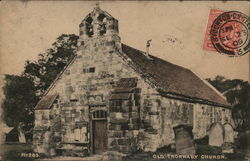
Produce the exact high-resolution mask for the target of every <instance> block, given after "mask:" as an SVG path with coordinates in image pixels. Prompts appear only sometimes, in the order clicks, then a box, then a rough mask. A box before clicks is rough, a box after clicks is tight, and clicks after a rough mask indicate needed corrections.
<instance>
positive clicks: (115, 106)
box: [110, 99, 123, 112]
mask: <svg viewBox="0 0 250 161" xmlns="http://www.w3.org/2000/svg"><path fill="white" fill-rule="evenodd" d="M122 103H123V101H122V100H121V99H117V100H111V101H110V112H121V111H122Z"/></svg>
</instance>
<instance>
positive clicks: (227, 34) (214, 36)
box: [203, 9, 250, 57]
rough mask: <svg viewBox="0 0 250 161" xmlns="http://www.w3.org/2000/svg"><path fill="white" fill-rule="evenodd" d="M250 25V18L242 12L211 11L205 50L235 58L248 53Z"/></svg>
mask: <svg viewBox="0 0 250 161" xmlns="http://www.w3.org/2000/svg"><path fill="white" fill-rule="evenodd" d="M249 24H250V19H249V17H248V16H247V15H245V14H243V13H241V12H238V11H229V12H224V11H221V10H215V9H211V10H210V14H209V19H208V24H207V29H206V34H205V40H204V44H203V49H204V50H208V51H218V52H219V53H221V54H225V55H228V56H233V57H235V56H241V55H244V54H246V53H248V52H249V50H250V45H249V33H248V31H249V28H250V27H249Z"/></svg>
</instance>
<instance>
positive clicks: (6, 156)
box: [0, 143, 34, 161]
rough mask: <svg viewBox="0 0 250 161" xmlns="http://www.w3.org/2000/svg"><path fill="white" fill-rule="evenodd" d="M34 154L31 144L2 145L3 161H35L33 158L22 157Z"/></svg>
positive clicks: (1, 154) (0, 154)
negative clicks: (25, 154)
mask: <svg viewBox="0 0 250 161" xmlns="http://www.w3.org/2000/svg"><path fill="white" fill-rule="evenodd" d="M30 152H32V145H31V144H20V143H9V144H1V145H0V156H1V161H33V160H34V159H32V158H24V157H21V153H30Z"/></svg>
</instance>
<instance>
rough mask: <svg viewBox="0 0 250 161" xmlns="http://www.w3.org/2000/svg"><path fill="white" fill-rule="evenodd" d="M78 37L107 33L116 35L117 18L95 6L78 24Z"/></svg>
mask: <svg viewBox="0 0 250 161" xmlns="http://www.w3.org/2000/svg"><path fill="white" fill-rule="evenodd" d="M79 29H80V35H79V37H80V39H82V40H83V41H84V40H87V39H91V38H97V37H102V36H108V35H115V34H116V35H118V20H116V19H115V18H113V17H112V16H111V15H110V14H109V13H107V12H106V11H103V10H101V9H100V8H99V6H96V7H95V8H94V10H93V11H92V12H91V13H89V14H88V15H87V16H86V17H85V18H84V19H83V21H82V22H81V23H80V25H79Z"/></svg>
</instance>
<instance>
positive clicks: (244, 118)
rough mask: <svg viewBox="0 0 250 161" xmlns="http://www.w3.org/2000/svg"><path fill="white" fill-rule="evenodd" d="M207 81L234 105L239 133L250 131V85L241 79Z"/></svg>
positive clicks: (219, 77) (223, 78)
mask: <svg viewBox="0 0 250 161" xmlns="http://www.w3.org/2000/svg"><path fill="white" fill-rule="evenodd" d="M207 81H208V82H209V83H210V84H211V85H213V86H214V87H215V88H216V89H217V90H219V91H220V92H221V93H223V95H224V96H225V97H226V98H227V101H228V102H229V103H230V104H231V105H232V117H233V120H234V122H235V125H236V126H237V130H238V131H245V130H250V107H249V106H250V104H249V101H250V84H249V83H248V82H247V81H243V80H239V79H233V80H230V79H226V78H225V77H223V76H216V77H215V78H214V79H210V78H209V79H207Z"/></svg>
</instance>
